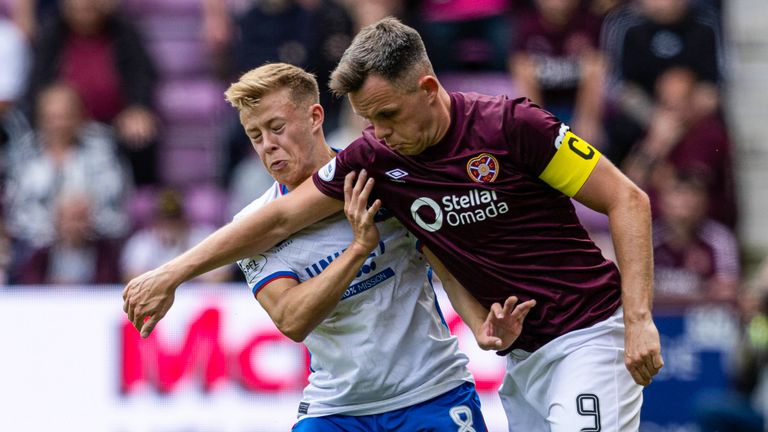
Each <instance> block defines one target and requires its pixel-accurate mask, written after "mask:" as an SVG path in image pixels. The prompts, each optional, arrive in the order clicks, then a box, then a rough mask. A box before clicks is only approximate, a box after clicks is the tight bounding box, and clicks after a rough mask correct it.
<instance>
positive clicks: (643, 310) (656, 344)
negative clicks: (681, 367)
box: [574, 158, 664, 385]
mask: <svg viewBox="0 0 768 432" xmlns="http://www.w3.org/2000/svg"><path fill="white" fill-rule="evenodd" d="M574 198H575V199H577V200H578V201H579V202H581V203H583V204H584V205H586V206H588V207H590V208H592V209H594V210H597V211H600V212H602V213H605V214H607V215H608V220H609V224H610V229H611V236H612V237H613V243H614V248H615V250H616V259H617V261H618V263H617V264H618V266H619V269H620V270H621V281H622V282H621V284H622V286H621V300H622V305H623V308H624V325H625V328H626V333H625V337H624V339H625V347H624V350H625V352H624V363H625V365H626V367H627V369H628V370H629V372H630V374H632V378H633V379H634V380H635V382H637V383H638V384H640V385H648V384H650V383H651V379H652V378H653V376H654V375H656V374H657V373H658V372H659V370H660V369H661V367H662V366H663V365H664V360H663V358H662V356H661V342H660V339H659V331H658V330H657V329H656V325H655V324H654V323H653V316H652V314H651V308H652V302H653V249H652V247H651V207H650V203H649V200H648V196H647V195H646V194H645V192H643V191H642V190H640V188H638V187H637V186H636V185H635V184H634V183H632V181H631V180H629V179H628V178H627V177H626V176H625V175H624V174H622V173H621V172H620V171H619V170H618V169H617V168H616V167H615V166H614V165H613V164H612V163H611V162H610V161H608V160H607V159H606V158H601V159H600V161H599V162H598V163H597V166H596V167H595V169H594V171H593V172H592V174H591V175H590V177H589V179H588V180H587V182H586V183H585V184H584V186H583V187H582V188H581V190H580V191H579V192H578V193H577V194H576V195H575V196H574Z"/></svg>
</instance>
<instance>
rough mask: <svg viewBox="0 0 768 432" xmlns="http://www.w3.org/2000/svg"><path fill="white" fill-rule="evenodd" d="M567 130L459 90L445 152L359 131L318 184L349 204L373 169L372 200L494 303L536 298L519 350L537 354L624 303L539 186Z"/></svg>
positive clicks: (577, 227)
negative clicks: (401, 148)
mask: <svg viewBox="0 0 768 432" xmlns="http://www.w3.org/2000/svg"><path fill="white" fill-rule="evenodd" d="M560 128H561V123H560V122H559V120H557V119H556V118H555V117H553V116H552V115H551V114H549V113H548V112H546V111H544V110H542V109H540V108H539V107H537V106H536V105H534V104H532V103H531V102H530V101H529V100H527V99H523V98H520V99H514V100H511V99H508V98H506V97H504V96H501V97H490V96H484V95H478V94H473V93H468V94H464V93H452V94H451V126H450V128H449V130H448V132H447V133H446V136H445V137H444V138H443V139H442V141H441V142H439V143H438V144H436V145H434V146H432V147H429V148H427V150H426V151H424V152H423V153H421V154H419V155H417V156H410V157H408V156H402V155H400V154H398V153H395V152H393V151H392V150H390V149H389V148H388V147H387V146H386V144H384V143H383V142H381V141H379V140H377V139H376V138H375V136H374V134H373V129H372V128H368V129H366V130H365V131H363V135H362V137H361V138H359V139H357V140H356V141H355V142H353V143H352V144H351V145H350V146H349V147H347V148H346V149H345V150H344V151H342V152H341V153H339V154H338V156H337V157H336V159H335V160H334V161H332V162H331V163H329V164H328V165H326V166H325V167H323V168H322V169H321V170H320V171H319V172H318V173H316V174H315V175H314V177H313V180H314V182H315V185H316V186H317V187H318V188H319V189H320V191H322V192H323V193H325V194H326V195H328V196H331V197H333V198H336V199H340V200H343V199H344V191H343V188H344V176H345V175H346V174H347V173H348V172H350V171H359V170H360V169H363V168H365V169H366V170H367V171H368V172H369V173H370V175H371V176H372V177H373V178H375V179H376V186H375V188H374V191H373V195H374V198H379V199H381V201H382V203H383V204H384V206H385V207H386V208H387V209H388V210H389V211H391V212H392V213H393V214H394V216H395V217H397V218H398V219H399V220H400V222H401V223H402V224H403V225H405V226H406V227H407V228H408V229H409V230H410V231H411V232H413V233H414V234H415V235H416V236H417V237H418V238H419V239H420V240H421V241H422V242H423V243H424V244H425V245H426V246H427V247H428V248H429V249H430V250H432V252H433V253H435V255H437V256H438V257H439V258H440V259H441V260H442V261H443V263H444V264H445V266H446V267H447V268H448V269H449V270H450V271H451V273H452V274H453V275H454V277H456V279H457V280H459V281H460V282H461V283H462V284H463V285H464V286H465V287H466V288H467V290H469V291H470V292H471V293H472V294H473V295H474V296H475V297H476V298H477V299H478V300H479V301H480V303H482V304H483V305H484V306H486V307H490V305H491V304H492V303H494V302H501V303H503V302H504V300H505V299H506V298H507V297H508V296H510V295H515V296H518V298H520V299H521V301H525V300H528V299H536V301H537V302H538V304H537V305H536V307H534V308H533V309H532V310H531V312H530V313H529V315H528V316H527V318H526V321H525V327H524V330H523V334H521V335H520V337H519V338H518V340H517V341H516V342H515V344H514V345H513V346H512V347H513V348H522V349H524V350H527V351H533V350H535V349H537V348H539V347H541V346H542V345H544V344H545V343H547V342H548V341H550V340H552V339H554V338H555V337H557V336H560V335H562V334H565V333H567V332H569V331H572V330H576V329H580V328H584V327H588V326H590V325H592V324H594V323H596V322H598V321H601V320H604V319H606V318H608V317H609V316H610V315H611V314H613V312H614V311H615V310H616V309H617V307H618V306H619V304H620V299H621V296H620V282H619V273H618V270H617V268H616V266H615V265H614V264H613V263H612V262H610V261H608V260H606V259H605V258H604V257H603V256H602V253H601V252H600V250H599V249H598V248H597V247H596V246H595V245H594V243H592V241H591V240H590V238H589V236H588V235H587V232H586V231H585V230H584V228H583V227H582V226H581V224H580V223H579V220H578V218H577V217H576V212H575V210H574V208H573V205H572V203H571V201H570V198H568V197H567V196H566V195H564V194H562V193H561V192H559V191H558V190H556V189H553V188H552V187H550V186H549V185H548V184H546V183H545V182H544V181H542V180H540V179H539V174H541V172H542V171H543V170H544V168H545V167H547V165H548V163H549V162H550V160H551V159H552V158H553V156H554V155H555V152H556V147H555V139H556V138H557V137H558V134H559V133H560Z"/></svg>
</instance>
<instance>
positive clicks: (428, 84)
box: [419, 75, 440, 101]
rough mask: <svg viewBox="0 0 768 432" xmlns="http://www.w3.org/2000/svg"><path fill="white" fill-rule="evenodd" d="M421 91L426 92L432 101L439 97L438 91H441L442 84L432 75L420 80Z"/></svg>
mask: <svg viewBox="0 0 768 432" xmlns="http://www.w3.org/2000/svg"><path fill="white" fill-rule="evenodd" d="M419 90H420V91H423V92H426V93H427V97H428V98H429V100H430V101H432V100H433V99H435V98H436V97H437V93H438V90H440V83H439V82H438V81H437V78H435V77H434V76H432V75H424V76H422V77H421V78H419Z"/></svg>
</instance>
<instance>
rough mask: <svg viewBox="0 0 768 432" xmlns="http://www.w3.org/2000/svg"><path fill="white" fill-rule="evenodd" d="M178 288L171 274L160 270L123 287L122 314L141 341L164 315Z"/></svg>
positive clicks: (164, 269) (150, 272)
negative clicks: (136, 331) (134, 328)
mask: <svg viewBox="0 0 768 432" xmlns="http://www.w3.org/2000/svg"><path fill="white" fill-rule="evenodd" d="M178 286H179V282H177V281H176V279H175V278H174V277H173V275H172V272H171V271H170V270H168V269H167V268H164V267H159V268H157V269H154V270H151V271H148V272H146V273H144V274H142V275H140V276H137V277H135V278H134V279H132V280H131V281H130V282H128V285H126V286H125V289H124V290H123V301H124V303H123V311H125V313H126V314H128V320H129V321H131V322H132V323H133V326H134V327H136V330H138V331H139V333H141V337H143V338H146V337H148V336H149V334H150V333H152V330H153V329H154V328H155V326H156V325H157V323H158V322H159V321H160V320H161V319H162V318H163V317H164V316H165V314H166V313H168V310H169V309H170V308H171V306H172V305H173V300H174V296H175V294H176V287H178Z"/></svg>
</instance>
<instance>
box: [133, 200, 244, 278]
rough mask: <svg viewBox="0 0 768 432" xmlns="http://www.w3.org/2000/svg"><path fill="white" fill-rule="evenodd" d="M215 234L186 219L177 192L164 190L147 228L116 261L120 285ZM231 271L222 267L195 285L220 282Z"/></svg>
mask: <svg viewBox="0 0 768 432" xmlns="http://www.w3.org/2000/svg"><path fill="white" fill-rule="evenodd" d="M214 230H215V228H214V227H212V226H203V225H197V224H194V223H193V222H191V221H190V220H188V219H187V217H186V215H185V210H184V204H183V203H182V201H181V197H180V196H179V194H178V192H176V191H175V190H172V189H166V190H163V191H161V192H160V193H158V196H157V202H156V207H155V217H154V220H153V221H152V223H151V225H150V226H149V227H147V228H144V229H141V230H139V231H137V232H136V233H134V234H133V235H132V236H131V237H130V238H129V239H128V241H127V242H126V244H125V247H124V248H123V253H122V257H121V258H120V270H121V274H122V279H123V281H128V280H131V279H132V278H134V277H136V276H137V275H139V274H142V273H144V272H145V271H147V270H149V269H152V268H155V267H157V266H159V265H162V264H163V263H165V262H166V261H169V260H170V259H171V258H173V257H175V256H176V255H178V254H180V253H181V252H183V251H185V250H187V249H189V248H190V247H192V246H194V245H195V244H197V243H199V242H200V241H201V240H202V239H204V238H205V237H207V236H208V235H209V234H211V233H212V232H213V231H214ZM230 275H231V267H222V268H220V269H218V270H215V271H212V272H210V273H207V274H205V275H203V276H200V278H198V279H197V281H199V282H223V281H225V280H227V279H229V277H230Z"/></svg>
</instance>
